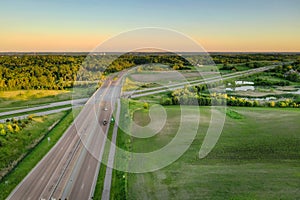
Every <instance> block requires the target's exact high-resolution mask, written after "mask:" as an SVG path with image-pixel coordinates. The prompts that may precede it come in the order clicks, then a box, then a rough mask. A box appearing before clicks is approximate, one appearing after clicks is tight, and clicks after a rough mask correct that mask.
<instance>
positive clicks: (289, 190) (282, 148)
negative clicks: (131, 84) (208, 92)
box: [122, 104, 300, 199]
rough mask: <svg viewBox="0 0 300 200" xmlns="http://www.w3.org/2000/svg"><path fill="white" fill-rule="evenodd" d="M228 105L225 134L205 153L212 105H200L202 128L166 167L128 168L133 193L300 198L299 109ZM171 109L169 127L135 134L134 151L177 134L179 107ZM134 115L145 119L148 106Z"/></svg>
mask: <svg viewBox="0 0 300 200" xmlns="http://www.w3.org/2000/svg"><path fill="white" fill-rule="evenodd" d="M137 107H140V108H141V106H140V105H137V104H135V105H133V106H132V110H136V108H137ZM197 108H198V107H189V108H188V109H197ZM229 109H230V110H229V111H227V118H226V123H225V126H224V129H223V132H222V135H221V137H220V139H219V141H218V143H217V145H216V146H215V148H214V149H213V151H212V152H211V153H210V154H209V155H208V156H207V157H206V158H204V159H202V160H200V159H199V158H198V153H199V149H200V146H201V144H202V141H203V138H204V136H205V134H206V130H207V127H208V122H209V119H210V110H209V107H200V113H201V123H200V126H199V132H198V135H197V136H196V138H195V140H194V142H193V143H192V145H191V146H190V148H189V149H188V151H186V152H185V154H184V155H183V156H182V157H181V158H180V159H178V160H177V161H176V162H174V163H172V164H171V165H169V166H168V167H166V168H163V169H161V170H158V171H155V172H151V173H143V174H127V180H126V181H127V188H126V191H127V194H126V196H127V197H128V199H300V189H299V188H300V124H299V120H300V112H299V109H277V108H276V109H270V108H239V107H231V108H229ZM166 111H167V113H168V121H167V124H166V126H167V128H164V129H162V132H160V133H159V134H157V135H156V136H154V137H151V138H148V139H133V138H131V142H132V143H131V145H132V147H131V148H132V151H135V152H145V151H149V150H154V149H158V148H160V147H162V146H164V145H165V144H167V143H168V142H169V141H170V140H171V139H172V138H173V137H174V134H175V133H176V129H177V127H178V126H176V124H177V122H178V120H179V119H180V118H179V117H180V111H179V107H177V106H170V107H166ZM133 117H134V118H135V119H134V120H135V122H136V123H138V124H140V125H144V124H146V123H147V122H148V120H149V117H148V114H147V112H145V110H138V111H136V112H135V113H134V114H133ZM122 137H124V136H122ZM124 139H129V137H128V136H127V138H124Z"/></svg>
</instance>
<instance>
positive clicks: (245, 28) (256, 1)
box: [0, 0, 300, 52]
mask: <svg viewBox="0 0 300 200" xmlns="http://www.w3.org/2000/svg"><path fill="white" fill-rule="evenodd" d="M0 22H1V32H0V51H1V52H5V51H91V50H92V49H94V48H95V47H96V46H97V45H99V44H100V43H101V42H103V41H105V40H106V39H108V38H110V37H113V36H115V35H117V34H119V33H120V32H124V31H129V30H132V29H135V28H141V27H162V28H168V29H173V30H176V31H179V32H181V33H183V34H186V35H188V36H189V37H191V38H193V39H194V40H196V41H197V42H198V43H199V44H201V45H202V46H203V47H204V48H205V49H206V50H207V51H271V52H273V51H282V52H288V51H293V52H299V51H300V25H299V23H300V1H299V0H209V1H208V0H206V1H203V0H147V1H146V0H127V1H126V0H120V1H114V0H85V1H84V0H47V1H46V0H26V1H24V0H2V1H1V2H0ZM178 45H180V43H179V44H178Z"/></svg>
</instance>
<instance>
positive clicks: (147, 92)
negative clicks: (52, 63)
mask: <svg viewBox="0 0 300 200" xmlns="http://www.w3.org/2000/svg"><path fill="white" fill-rule="evenodd" d="M281 64H290V62H287V63H280V64H274V65H270V66H265V67H260V68H255V69H250V70H246V71H240V72H235V73H230V74H226V75H223V76H217V77H210V78H204V79H200V80H194V81H188V82H182V83H175V84H169V85H165V86H159V87H153V88H147V89H142V90H135V91H128V92H123V94H122V95H123V96H128V97H131V98H137V97H143V96H148V95H153V94H159V93H162V92H166V91H170V90H176V89H180V88H184V86H185V85H190V86H195V85H199V84H202V83H204V84H208V83H214V82H218V81H221V80H228V79H232V78H238V77H242V76H248V75H251V74H256V73H259V72H263V71H267V70H270V69H273V68H275V67H277V66H278V65H281Z"/></svg>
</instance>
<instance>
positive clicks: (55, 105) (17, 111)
mask: <svg viewBox="0 0 300 200" xmlns="http://www.w3.org/2000/svg"><path fill="white" fill-rule="evenodd" d="M87 100H88V99H87V98H83V99H75V100H69V101H60V102H55V103H50V104H47V105H43V106H35V107H32V108H24V109H18V110H12V111H7V112H1V113H0V117H1V116H5V115H13V114H18V113H24V112H29V111H35V110H41V109H45V108H53V107H58V106H64V105H77V104H78V105H80V104H83V103H85V102H86V101H87Z"/></svg>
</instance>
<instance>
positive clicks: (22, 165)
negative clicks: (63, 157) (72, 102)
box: [0, 108, 80, 199]
mask: <svg viewBox="0 0 300 200" xmlns="http://www.w3.org/2000/svg"><path fill="white" fill-rule="evenodd" d="M79 112H80V108H78V109H76V110H74V111H73V112H70V111H64V112H61V113H56V114H52V115H49V116H46V117H38V118H37V120H36V121H37V122H33V124H32V125H30V126H29V127H28V128H25V129H24V130H23V131H22V132H20V133H18V134H23V135H24V136H23V137H22V138H25V137H26V135H32V137H33V139H31V140H28V142H32V143H33V145H34V146H31V147H30V148H28V146H26V145H25V146H24V144H23V146H22V141H21V139H19V142H14V143H12V144H11V145H12V146H10V147H6V149H7V150H10V151H11V153H13V152H14V151H13V149H17V150H18V152H19V153H18V154H16V155H15V157H13V158H9V159H10V160H12V161H13V160H14V158H15V159H18V156H20V155H21V154H22V153H24V154H25V155H26V156H25V157H24V158H23V159H22V160H20V161H19V163H18V164H17V166H16V167H15V168H13V170H11V171H10V172H9V173H8V174H7V175H6V176H5V177H4V178H2V179H1V181H0V188H1V192H0V199H5V198H6V197H7V196H8V195H9V194H10V192H11V191H12V190H13V189H14V188H15V187H16V186H17V185H18V184H19V182H20V181H22V179H23V178H24V177H25V176H26V175H27V174H28V173H29V172H30V170H31V169H32V168H34V167H35V165H36V164H37V163H38V162H39V161H40V160H41V159H42V158H43V157H44V156H45V155H46V154H47V152H48V151H49V150H50V149H51V148H52V147H53V146H54V145H55V144H56V142H57V141H58V140H59V138H60V137H61V136H62V135H63V133H64V132H65V130H66V129H67V128H68V127H69V125H70V124H71V123H72V121H73V118H74V116H76V115H77V114H78V113H79ZM59 119H61V121H60V122H59V123H58V124H57V125H56V126H55V127H54V128H53V129H52V130H50V131H49V130H48V128H49V127H50V126H51V125H52V124H53V123H54V122H55V121H57V120H59ZM39 120H42V121H39ZM44 136H46V137H44ZM41 137H42V140H41V141H39V142H38V143H34V142H37V141H36V140H37V138H41ZM48 137H49V138H50V139H51V140H50V141H48V139H47V138H48ZM26 141H27V140H26ZM20 143H21V144H20ZM23 143H24V142H23ZM2 150H3V151H4V150H5V149H4V148H2V147H1V154H2ZM2 155H3V154H2ZM4 155H5V154H4ZM3 162H4V161H3ZM1 163H2V161H1Z"/></svg>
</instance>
